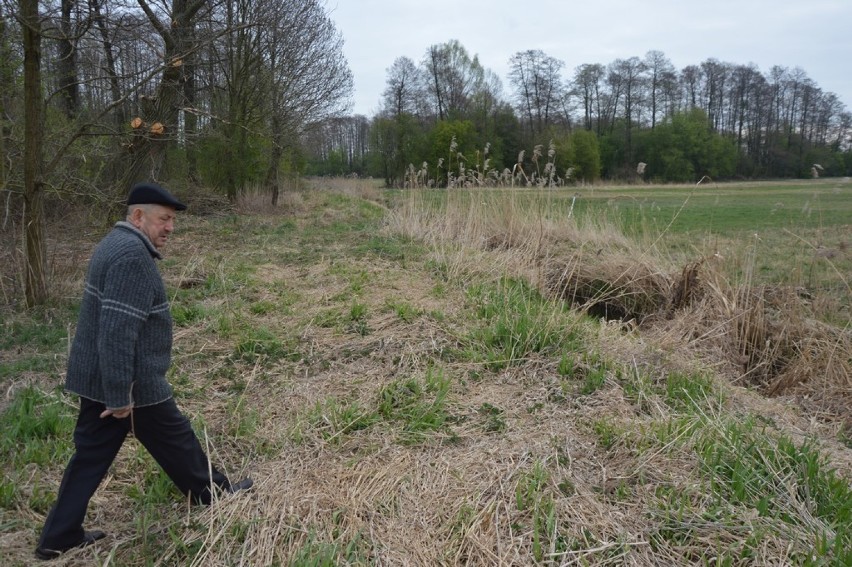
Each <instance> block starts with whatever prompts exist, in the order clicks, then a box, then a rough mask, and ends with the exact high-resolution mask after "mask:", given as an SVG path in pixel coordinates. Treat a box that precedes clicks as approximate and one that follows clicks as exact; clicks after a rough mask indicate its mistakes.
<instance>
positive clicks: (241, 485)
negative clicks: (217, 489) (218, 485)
mask: <svg viewBox="0 0 852 567" xmlns="http://www.w3.org/2000/svg"><path fill="white" fill-rule="evenodd" d="M252 486H254V481H253V480H252V479H250V478H249V477H246V478H244V479H242V480H241V481H239V482H235V483H233V484H231V485H229V486H228V488H227V489H226V490H225V492H227V493H228V494H234V493H235V492H239V491H240V490H248V489H250V488H251V487H252Z"/></svg>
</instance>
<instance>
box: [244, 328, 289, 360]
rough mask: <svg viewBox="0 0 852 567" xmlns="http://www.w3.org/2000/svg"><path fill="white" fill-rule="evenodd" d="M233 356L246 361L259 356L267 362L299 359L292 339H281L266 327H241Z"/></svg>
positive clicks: (256, 358)
mask: <svg viewBox="0 0 852 567" xmlns="http://www.w3.org/2000/svg"><path fill="white" fill-rule="evenodd" d="M234 356H235V357H236V358H237V359H239V360H244V361H247V362H255V361H256V360H258V359H259V358H264V359H265V360H266V361H267V362H272V361H275V360H281V359H286V360H290V361H294V362H295V361H298V360H300V359H301V354H300V352H299V350H298V348H297V346H296V344H295V342H294V341H292V340H283V339H281V337H279V336H278V335H277V334H276V333H274V332H273V331H272V330H270V329H268V328H266V327H257V328H245V329H243V330H242V333H241V335H240V336H239V338H238V340H237V344H236V346H235V347H234Z"/></svg>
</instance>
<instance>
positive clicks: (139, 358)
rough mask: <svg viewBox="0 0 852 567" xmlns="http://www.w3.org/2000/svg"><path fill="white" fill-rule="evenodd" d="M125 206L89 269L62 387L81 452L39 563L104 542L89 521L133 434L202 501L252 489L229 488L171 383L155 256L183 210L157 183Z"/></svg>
mask: <svg viewBox="0 0 852 567" xmlns="http://www.w3.org/2000/svg"><path fill="white" fill-rule="evenodd" d="M127 205H128V207H127V220H126V221H122V222H119V223H117V224H116V225H115V227H114V228H113V229H112V231H110V233H109V234H107V236H106V237H104V239H103V240H102V241H101V242H100V244H99V245H98V246H97V248H96V249H95V252H94V254H93V255H92V259H91V261H90V263H89V270H88V274H87V276H86V286H85V291H84V294H83V301H82V305H81V307H80V317H79V320H78V324H77V332H76V335H75V336H74V342H73V344H72V347H71V353H70V356H69V359H68V372H67V375H66V379H65V388H66V390H68V391H69V392H73V393H75V394H77V395H78V396H80V413H79V416H78V418H77V425H76V428H75V429H74V445H75V449H76V452H75V453H74V456H73V457H71V460H70V461H69V463H68V466H67V468H66V469H65V474H64V475H63V477H62V484H61V485H60V487H59V494H58V496H57V499H56V504H55V505H54V506H53V509H52V510H51V511H50V514H49V515H48V516H47V520H46V521H45V524H44V529H43V530H42V533H41V538H40V540H39V543H38V547H37V548H36V552H35V553H36V557H38V558H39V559H52V558H55V557H58V556H59V555H60V554H62V553H63V552H65V551H68V550H69V549H72V548H75V547H81V546H86V545H90V544H92V543H94V542H95V541H97V540H99V539H101V538H103V537H105V534H104V532H102V531H84V530H83V519H84V518H85V515H86V509H87V508H88V505H89V500H90V499H91V497H92V495H93V494H94V493H95V490H96V489H97V487H98V485H99V484H100V482H101V480H102V479H103V478H104V476H105V475H106V474H107V471H108V470H109V467H110V465H111V464H112V461H113V459H115V456H116V455H117V454H118V451H119V449H120V448H121V445H122V444H123V442H124V439H125V437H126V436H127V434H128V433H130V434H131V435H133V436H135V437H136V438H137V439H138V440H139V442H141V443H142V445H144V446H145V448H146V449H147V450H148V451H149V452H150V453H151V455H152V456H153V457H154V459H155V460H156V461H157V463H159V465H160V466H161V467H162V468H163V470H164V471H165V472H166V474H168V475H169V477H170V478H171V479H172V481H173V482H174V483H175V485H177V487H178V489H180V491H181V492H183V493H184V494H185V495H187V496H189V497H190V498H191V499H192V500H193V501H194V502H196V503H202V504H209V503H210V501H211V498H212V492H213V491H214V488H213V487H217V488H218V489H220V490H221V491H223V492H227V493H230V492H236V491H238V490H243V489H248V488H251V485H252V481H251V479H250V478H246V479H243V480H241V481H240V482H237V483H234V484H232V483H230V482H229V481H228V479H227V478H226V477H225V475H223V474H222V473H220V472H219V471H218V470H216V468H214V467H212V466H210V464H209V462H208V459H207V455H206V454H205V452H204V450H203V449H202V448H201V444H200V443H199V441H198V438H197V437H196V435H195V432H194V431H193V430H192V427H191V426H190V423H189V420H188V419H187V418H186V417H185V416H184V415H183V414H182V413H181V411H180V410H179V409H178V407H177V405H176V404H175V401H174V399H173V398H172V389H171V386H170V385H169V383H168V382H167V381H166V371H167V370H168V368H169V364H170V360H171V348H172V319H171V315H170V314H169V302H168V297H167V296H166V288H165V285H164V284H163V280H162V277H161V276H160V273H159V271H158V269H157V266H156V264H155V262H154V260H155V259H160V258H161V257H162V256H161V255H160V249H161V248H162V247H163V246H164V245H165V244H166V242H167V241H168V238H169V235H170V234H171V233H172V231H173V230H174V221H175V211H182V210H185V209H186V205H184V204H183V203H181V202H180V201H178V200H177V199H176V198H175V197H174V196H172V195H171V194H170V193H169V192H168V191H166V190H165V189H164V188H162V187H160V186H159V185H156V184H153V183H143V184H139V185H136V186H134V187H133V189H132V190H131V191H130V194H129V197H128V199H127Z"/></svg>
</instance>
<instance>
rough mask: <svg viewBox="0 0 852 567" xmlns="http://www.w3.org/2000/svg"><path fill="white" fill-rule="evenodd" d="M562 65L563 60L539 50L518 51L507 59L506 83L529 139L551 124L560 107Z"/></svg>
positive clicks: (533, 138) (532, 138)
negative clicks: (525, 126)
mask: <svg viewBox="0 0 852 567" xmlns="http://www.w3.org/2000/svg"><path fill="white" fill-rule="evenodd" d="M563 66H564V63H563V62H562V61H560V60H558V59H556V58H555V57H551V56H549V55H547V54H546V53H544V52H543V51H541V50H538V49H536V50H528V51H521V52H519V53H516V54H514V55H513V56H512V57H511V59H509V82H510V84H511V85H512V86H513V87H514V89H515V102H516V104H517V108H518V110H519V111H520V112H521V115H522V116H524V119H525V120H524V122H525V123H526V124H527V127H528V129H529V134H530V139H531V140H535V138H536V136H538V135H539V134H541V133H542V132H544V131H545V130H546V129H547V128H548V127H549V126H550V125H551V123H552V120H553V117H554V115H555V113H556V111H557V110H558V108H559V101H560V100H561V98H562V90H563V89H562V77H561V74H560V73H561V70H562V67H563Z"/></svg>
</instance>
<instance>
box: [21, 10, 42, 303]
mask: <svg viewBox="0 0 852 567" xmlns="http://www.w3.org/2000/svg"><path fill="white" fill-rule="evenodd" d="M20 8H21V24H22V27H23V30H22V31H23V47H24V215H23V221H24V241H25V246H24V250H25V259H24V260H25V264H26V274H25V294H26V304H27V307H33V306H35V305H40V304H42V303H44V302H45V301H46V300H47V284H46V272H47V269H46V266H47V262H46V257H47V250H46V245H45V235H44V232H45V230H44V194H43V192H42V180H41V178H40V172H41V166H42V138H41V136H42V124H41V121H42V95H41V21H40V20H39V15H38V0H20Z"/></svg>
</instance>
